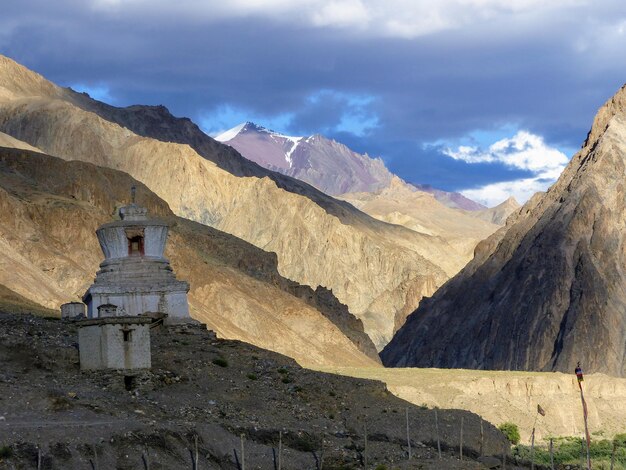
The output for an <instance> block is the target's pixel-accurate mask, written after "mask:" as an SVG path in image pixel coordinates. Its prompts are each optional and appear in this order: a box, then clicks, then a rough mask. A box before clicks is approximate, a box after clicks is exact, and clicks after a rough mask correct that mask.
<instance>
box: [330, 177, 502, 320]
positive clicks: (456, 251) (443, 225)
mask: <svg viewBox="0 0 626 470" xmlns="http://www.w3.org/2000/svg"><path fill="white" fill-rule="evenodd" d="M446 194H450V193H446ZM338 197H339V198H340V199H342V200H344V201H347V202H349V203H351V204H352V205H354V206H355V207H357V208H358V209H360V210H362V211H363V212H365V213H366V214H369V215H371V216H372V217H375V218H377V219H379V220H382V221H384V222H389V223H392V224H398V225H402V226H404V227H407V228H409V229H411V230H414V231H416V232H418V233H423V234H426V235H431V236H433V237H436V238H437V239H438V240H440V241H441V243H442V246H445V247H446V248H447V256H446V259H445V260H442V261H441V263H442V264H441V265H443V266H446V267H447V268H452V266H454V265H456V266H457V267H458V268H457V269H458V270H460V269H461V268H462V267H463V266H465V265H466V264H467V263H468V262H469V261H470V260H471V259H472V257H473V256H474V248H475V247H476V245H477V244H478V242H480V241H481V240H484V239H485V238H487V237H488V236H489V235H491V234H492V233H494V232H495V231H496V230H498V229H499V228H500V226H501V225H502V224H503V223H504V222H502V223H496V222H494V221H492V220H491V216H490V215H486V216H485V217H480V214H483V211H465V210H459V209H454V208H451V207H447V206H445V205H444V204H442V203H441V202H439V200H437V199H436V197H435V195H433V194H431V193H427V192H424V191H421V190H417V189H416V188H415V186H413V185H410V184H407V183H405V182H404V181H403V180H402V179H400V178H398V177H397V176H394V177H393V178H392V179H391V181H390V183H389V185H388V186H387V187H385V188H383V189H381V190H379V191H375V192H360V193H351V194H342V195H341V196H338ZM494 210H495V208H494V209H484V211H490V212H489V214H491V213H492V212H493V213H496V212H495V211H494ZM497 213H499V212H497ZM498 221H499V219H498ZM402 324H404V318H403V319H402V322H401V323H400V326H402Z"/></svg>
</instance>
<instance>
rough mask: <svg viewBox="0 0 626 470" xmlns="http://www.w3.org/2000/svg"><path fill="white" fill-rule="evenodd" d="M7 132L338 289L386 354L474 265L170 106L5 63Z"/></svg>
mask: <svg viewBox="0 0 626 470" xmlns="http://www.w3.org/2000/svg"><path fill="white" fill-rule="evenodd" d="M0 131H2V132H5V133H6V134H8V135H10V136H12V137H14V138H17V139H19V140H22V141H24V142H27V143H28V144H29V145H32V146H34V147H37V148H39V149H41V150H42V151H44V152H46V153H48V154H51V155H55V156H59V157H61V158H64V159H67V160H83V161H88V162H91V163H95V164H97V165H101V166H107V167H110V168H114V169H119V170H122V171H124V172H126V173H128V174H130V175H131V176H133V177H134V178H136V179H137V180H139V181H141V182H142V183H144V184H145V185H146V186H148V187H149V188H150V189H151V190H152V191H154V192H155V193H156V194H157V195H158V196H159V197H161V198H162V199H164V200H165V201H166V202H167V203H168V204H169V206H170V207H171V208H172V210H173V211H174V213H175V214H177V215H179V216H182V217H185V218H189V219H192V220H195V221H197V222H200V223H204V224H207V225H210V226H213V227H215V228H218V229H219V230H222V231H225V232H228V233H231V234H233V235H235V236H237V237H239V238H242V239H244V240H246V241H248V242H250V243H252V244H254V245H255V246H257V247H260V248H262V249H264V250H266V251H273V252H275V253H276V254H277V256H278V269H279V271H280V274H281V275H283V276H285V277H287V278H289V279H292V280H294V281H296V282H298V283H300V284H305V285H310V286H314V287H315V286H324V287H326V288H328V289H332V291H333V293H334V294H335V295H336V297H337V298H338V299H339V300H340V301H341V302H342V303H345V304H347V305H348V307H349V309H350V311H351V312H352V313H354V314H355V315H356V316H358V317H359V318H360V319H361V320H362V321H363V324H364V327H365V330H366V332H367V333H368V334H369V335H370V336H371V337H372V339H373V340H374V342H375V343H376V344H377V346H378V347H382V346H383V345H384V344H386V342H387V341H388V340H389V339H390V338H391V336H392V333H393V325H394V324H401V323H402V322H403V320H404V318H405V316H406V315H407V314H408V313H409V312H411V311H412V310H413V309H414V308H415V307H416V306H417V305H418V303H419V301H420V300H421V298H422V297H423V296H424V295H431V294H432V293H433V292H434V291H435V290H436V289H437V288H438V287H439V286H440V285H441V284H443V282H444V281H445V280H446V279H447V278H448V277H449V276H450V275H452V274H454V273H456V272H457V271H458V270H459V269H460V268H461V267H462V263H460V262H459V261H458V260H451V259H449V257H448V253H449V251H450V250H449V247H447V246H446V244H445V243H442V241H441V240H439V239H436V238H435V237H432V236H428V235H424V234H418V233H416V232H413V231H411V230H408V229H406V228H403V227H399V226H395V225H390V224H385V223H383V222H380V221H377V220H375V219H373V218H371V217H369V216H367V215H366V214H364V213H362V212H360V211H358V210H356V209H355V208H354V207H353V206H351V205H349V204H347V203H345V202H339V201H337V200H335V199H333V198H331V197H329V196H327V195H325V194H324V193H322V192H320V191H318V190H316V189H314V188H313V187H311V186H309V185H307V184H306V183H302V182H300V181H298V180H295V179H293V178H290V177H287V176H284V175H280V174H278V173H275V172H271V171H269V170H266V169H263V168H261V167H260V166H258V165H256V164H254V163H252V162H249V161H248V160H246V159H244V158H243V157H241V156H240V155H239V154H238V153H237V152H236V151H235V150H233V149H232V148H230V147H228V146H224V145H222V144H220V143H218V142H216V141H214V140H213V139H211V138H210V137H208V136H206V135H205V134H203V133H202V132H201V131H200V130H199V129H198V127H197V126H195V124H193V123H192V122H191V121H189V120H188V119H177V118H174V117H173V116H171V115H170V114H169V113H168V112H167V110H166V109H165V108H163V107H143V106H132V107H129V108H123V109H120V108H114V107H111V106H108V105H105V104H103V103H98V102H97V101H94V100H91V99H90V98H89V97H88V96H85V95H83V94H79V93H75V92H72V91H71V90H66V89H62V88H59V87H57V86H55V85H53V84H52V83H50V82H48V81H46V80H45V79H44V78H43V77H41V76H39V75H37V74H35V73H33V72H31V71H29V70H27V69H26V68H24V67H22V66H20V65H19V64H16V63H15V62H13V61H11V60H10V59H8V58H5V57H0Z"/></svg>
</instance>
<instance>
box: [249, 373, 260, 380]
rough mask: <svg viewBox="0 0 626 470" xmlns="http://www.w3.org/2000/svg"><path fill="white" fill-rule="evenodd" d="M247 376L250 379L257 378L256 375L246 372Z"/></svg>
mask: <svg viewBox="0 0 626 470" xmlns="http://www.w3.org/2000/svg"><path fill="white" fill-rule="evenodd" d="M248 378H249V379H250V380H257V379H258V377H257V376H256V374H248Z"/></svg>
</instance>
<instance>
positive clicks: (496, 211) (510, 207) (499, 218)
mask: <svg viewBox="0 0 626 470" xmlns="http://www.w3.org/2000/svg"><path fill="white" fill-rule="evenodd" d="M520 207H522V206H520V205H519V202H517V200H516V199H515V198H514V197H513V196H511V197H510V198H508V199H507V200H506V201H504V202H502V203H500V204H498V205H497V206H495V207H490V208H488V209H481V210H475V211H468V212H467V215H469V216H471V217H476V218H477V219H481V220H484V221H485V222H490V223H492V224H496V225H504V224H505V223H506V219H508V218H509V216H510V215H511V214H512V213H513V212H517V211H518V210H519V209H520Z"/></svg>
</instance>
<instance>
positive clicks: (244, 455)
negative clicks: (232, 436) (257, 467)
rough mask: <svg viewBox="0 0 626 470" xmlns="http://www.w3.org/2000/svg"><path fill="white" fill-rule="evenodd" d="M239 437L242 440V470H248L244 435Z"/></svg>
mask: <svg viewBox="0 0 626 470" xmlns="http://www.w3.org/2000/svg"><path fill="white" fill-rule="evenodd" d="M239 437H240V439H241V470H246V450H245V448H244V445H243V434H241V435H240V436H239Z"/></svg>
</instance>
